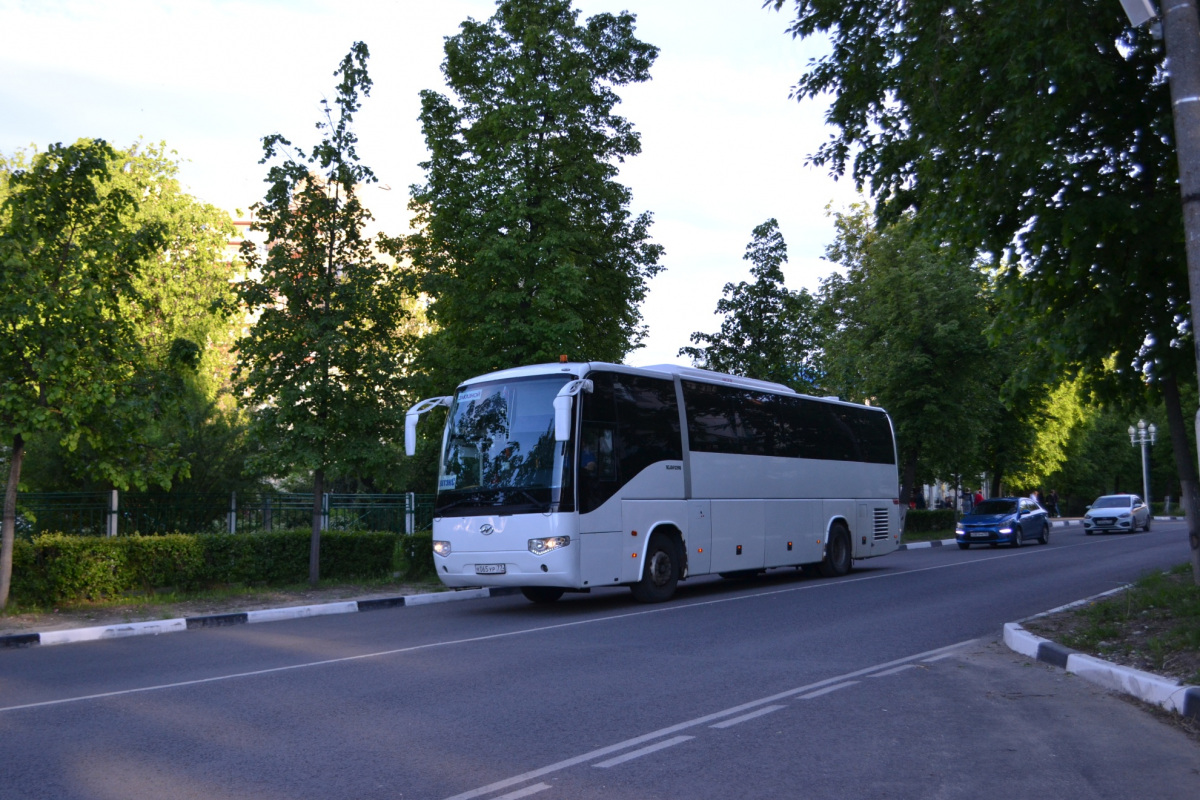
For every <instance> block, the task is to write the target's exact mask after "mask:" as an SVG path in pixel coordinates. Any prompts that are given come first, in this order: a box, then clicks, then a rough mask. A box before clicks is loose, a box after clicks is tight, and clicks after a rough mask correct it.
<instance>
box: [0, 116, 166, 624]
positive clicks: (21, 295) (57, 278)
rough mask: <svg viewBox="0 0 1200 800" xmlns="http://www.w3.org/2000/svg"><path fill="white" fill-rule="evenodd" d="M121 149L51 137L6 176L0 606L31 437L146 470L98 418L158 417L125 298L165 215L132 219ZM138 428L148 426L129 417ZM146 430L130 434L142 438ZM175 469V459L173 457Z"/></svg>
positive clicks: (115, 471) (133, 473) (122, 474)
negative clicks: (142, 389) (6, 460)
mask: <svg viewBox="0 0 1200 800" xmlns="http://www.w3.org/2000/svg"><path fill="white" fill-rule="evenodd" d="M116 159H117V153H116V152H115V151H114V150H113V149H112V148H111V147H110V146H109V145H108V144H107V143H106V142H103V141H99V140H86V139H85V140H80V141H79V142H77V143H76V144H73V145H68V146H63V145H61V144H56V145H51V146H50V147H49V148H48V149H47V150H46V152H44V153H39V154H37V155H36V156H34V158H33V159H32V162H31V164H30V167H29V168H28V169H26V170H17V171H15V172H12V173H11V174H9V175H8V176H7V181H6V183H7V192H8V195H7V197H6V199H5V201H4V208H3V211H2V212H0V219H3V227H0V263H2V264H3V269H2V270H0V376H3V377H0V430H2V431H3V436H4V438H5V439H6V440H7V441H9V442H12V451H11V457H10V464H9V471H8V472H9V474H8V482H7V486H6V492H5V501H4V517H3V526H2V531H3V533H2V539H0V607H3V605H4V604H5V603H6V602H7V599H8V589H9V585H10V584H9V581H10V579H11V570H12V541H13V530H14V514H15V508H16V490H17V484H18V483H19V481H20V474H21V465H22V462H23V460H24V453H25V442H26V440H27V438H28V437H30V436H34V435H38V434H49V435H54V436H57V437H59V441H60V442H61V443H62V444H63V445H64V446H66V447H68V448H73V447H75V446H76V445H77V444H78V442H79V441H80V439H81V438H84V439H86V440H88V441H90V442H91V443H92V444H93V445H95V446H97V451H98V453H99V458H100V462H99V463H98V464H97V465H96V466H97V468H98V469H101V470H106V471H107V472H108V474H109V476H110V477H111V478H112V479H113V480H114V481H117V480H123V481H128V480H135V481H138V480H145V479H146V475H145V474H144V473H138V467H137V465H132V466H130V465H122V464H118V463H113V462H111V461H108V460H106V456H107V455H108V454H111V453H113V452H120V451H114V450H113V449H109V448H105V447H103V446H102V445H103V444H104V443H103V441H102V433H103V432H102V431H100V430H97V429H96V428H95V427H92V426H91V425H90V423H93V422H94V421H95V420H96V419H98V418H99V416H100V415H99V414H98V412H100V411H104V412H105V413H104V415H103V416H111V417H117V416H122V417H123V418H124V421H125V422H126V423H136V422H137V421H138V420H140V421H141V422H143V423H147V422H150V421H152V413H153V408H151V407H148V406H147V405H146V404H145V403H142V402H139V398H136V397H133V396H132V395H133V393H132V392H131V391H130V390H131V388H132V383H131V379H133V378H134V377H135V376H136V374H137V365H138V364H139V362H140V359H141V348H140V344H139V342H138V338H137V331H136V326H135V324H134V323H133V321H132V320H130V319H129V315H128V314H126V313H123V312H124V311H126V310H127V306H126V305H125V304H126V303H128V302H131V301H133V300H135V299H136V298H137V296H138V293H137V281H138V279H139V277H140V269H141V268H142V266H143V264H144V263H145V261H146V259H147V258H149V257H150V256H151V255H152V254H153V253H154V252H155V251H156V250H157V249H158V248H159V247H161V246H162V243H163V241H164V231H163V230H162V226H161V225H160V224H156V223H149V224H143V223H142V222H141V221H139V220H137V219H136V208H137V203H136V198H135V197H134V196H133V194H132V193H131V192H129V191H128V190H127V189H124V188H121V187H119V186H113V185H112V173H111V164H112V163H113V162H114V160H116ZM125 427H126V428H127V429H128V430H129V431H130V433H131V434H132V435H134V436H135V437H137V434H138V433H139V431H141V430H143V429H144V428H143V426H140V425H138V424H127V425H126V426H125ZM138 441H140V437H137V438H134V439H132V440H131V441H129V442H123V443H122V445H123V448H122V449H123V450H128V449H130V448H136V447H137V443H138ZM167 468H168V469H170V468H172V467H170V466H168V467H167Z"/></svg>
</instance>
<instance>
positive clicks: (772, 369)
mask: <svg viewBox="0 0 1200 800" xmlns="http://www.w3.org/2000/svg"><path fill="white" fill-rule="evenodd" d="M743 258H744V259H745V260H746V261H749V262H750V264H751V267H750V275H751V277H753V279H754V282H753V283H749V282H747V281H741V282H739V283H737V284H734V283H732V282H731V283H727V284H725V289H724V293H723V297H722V298H721V299H720V300H718V301H717V310H716V313H717V314H721V315H724V317H725V318H724V320H723V321H722V322H721V330H719V331H718V332H716V333H701V332H696V333H693V334H692V336H691V340H692V342H694V343H695V344H696V345H698V346H696V347H684V348H681V349H680V351H679V354H680V355H686V356H688V357H690V358H691V359H692V363H693V364H695V365H696V366H697V367H702V368H704V369H712V370H716V371H718V372H728V373H732V374H734V375H745V376H747V377H751V378H759V379H761V380H768V381H776V382H777V383H782V384H785V385H787V386H790V387H792V388H793V389H795V390H797V391H799V392H804V393H808V394H814V393H816V391H817V380H818V377H819V372H820V365H819V363H818V356H819V353H820V348H819V343H818V332H817V328H816V301H815V299H814V298H813V297H812V295H810V294H809V293H808V292H807V291H806V290H804V289H800V290H799V291H792V290H790V289H788V288H787V287H786V286H785V285H784V278H783V270H782V266H783V264H785V263H786V262H787V244H786V243H785V242H784V240H783V234H781V233H780V232H779V223H778V222H777V221H776V220H775V219H769V220H767V221H766V222H764V223H763V224H761V225H759V226H758V227H756V228H755V229H754V231H753V239H751V241H750V243H749V244H748V245H746V254H745V255H744V256H743Z"/></svg>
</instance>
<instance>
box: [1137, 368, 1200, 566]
mask: <svg viewBox="0 0 1200 800" xmlns="http://www.w3.org/2000/svg"><path fill="white" fill-rule="evenodd" d="M1159 387H1160V391H1161V392H1162V398H1163V406H1165V407H1166V410H1167V427H1168V428H1170V434H1171V452H1172V453H1173V454H1174V456H1175V470H1176V471H1177V472H1178V473H1179V487H1180V493H1181V497H1180V498H1179V500H1180V502H1181V503H1182V504H1183V515H1184V517H1185V518H1186V521H1187V529H1188V544H1189V548H1188V549H1189V550H1190V551H1191V553H1190V555H1191V562H1192V580H1193V581H1194V582H1195V583H1196V585H1197V586H1200V480H1197V475H1196V459H1195V458H1194V457H1193V456H1192V448H1191V447H1190V446H1189V444H1188V438H1187V427H1186V425H1187V423H1186V422H1184V416H1183V405H1182V403H1180V401H1179V384H1178V383H1177V382H1176V380H1175V376H1174V375H1169V376H1166V377H1164V378H1161V379H1159ZM1145 499H1146V502H1147V503H1149V502H1150V498H1149V497H1147V498H1145Z"/></svg>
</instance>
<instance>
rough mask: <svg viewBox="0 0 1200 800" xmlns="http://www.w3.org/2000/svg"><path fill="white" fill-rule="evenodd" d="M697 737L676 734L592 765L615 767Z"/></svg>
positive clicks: (606, 767) (602, 767)
mask: <svg viewBox="0 0 1200 800" xmlns="http://www.w3.org/2000/svg"><path fill="white" fill-rule="evenodd" d="M695 738H696V737H695V736H676V737H674V738H673V739H667V740H666V741H664V742H656V743H655V744H652V745H649V746H648V747H643V748H640V749H638V750H634V751H633V752H631V753H625V754H624V755H620V756H617V757H616V758H610V759H609V760H608V761H601V762H600V763H599V764H592V766H593V767H599V768H601V769H608V768H609V767H615V766H616V765H617V764H624V763H625V762H626V761H632V760H633V759H635V758H641V757H642V756H648V755H650V754H651V753H657V752H658V751H659V750H666V749H667V748H668V747H674V746H675V745H677V744H683V743H684V742H686V741H690V740H691V739H695Z"/></svg>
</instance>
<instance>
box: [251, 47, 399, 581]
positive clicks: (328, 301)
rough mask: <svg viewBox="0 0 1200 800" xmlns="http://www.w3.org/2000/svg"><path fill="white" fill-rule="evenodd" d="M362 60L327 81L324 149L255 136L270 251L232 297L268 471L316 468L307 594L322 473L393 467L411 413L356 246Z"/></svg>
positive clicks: (369, 265)
mask: <svg viewBox="0 0 1200 800" xmlns="http://www.w3.org/2000/svg"><path fill="white" fill-rule="evenodd" d="M368 56H369V53H368V50H367V46H366V45H365V44H363V43H362V42H356V43H355V44H354V46H353V47H352V48H351V50H350V52H349V53H348V54H347V55H346V57H345V58H344V59H343V60H342V62H341V65H340V66H339V67H338V69H337V71H336V72H335V73H334V74H335V75H337V76H341V82H340V83H339V84H338V87H337V98H336V100H335V103H336V105H337V107H338V113H337V118H336V119H334V115H333V113H332V111H331V110H330V108H329V105H328V104H327V103H323V105H324V107H325V120H324V121H322V122H320V123H318V125H317V128H318V129H319V130H322V131H324V132H325V138H324V139H322V141H321V143H320V144H318V145H316V146H315V147H313V148H312V149H311V150H310V151H308V152H305V151H304V150H303V149H301V148H299V147H296V148H292V145H291V143H290V142H289V141H287V140H286V139H284V138H283V137H282V136H280V135H278V134H273V135H271V136H267V137H265V138H264V139H263V150H264V155H263V161H262V163H264V164H265V163H269V162H275V163H272V165H271V167H270V170H269V174H268V177H267V184H268V187H269V188H268V191H267V194H266V197H265V198H264V200H263V201H262V202H261V203H259V204H257V205H256V206H254V212H255V215H256V219H255V224H254V229H255V230H260V231H264V232H265V233H266V234H267V241H268V250H267V253H266V255H265V257H264V256H262V255H261V254H260V253H259V252H258V251H257V250H256V249H255V247H254V246H253V244H251V243H250V242H246V243H245V244H243V246H242V256H243V258H244V259H245V261H246V267H247V270H248V275H249V277H248V278H247V280H245V281H244V282H242V283H241V284H240V285H239V286H238V291H239V295H240V297H241V300H242V302H243V303H244V304H245V307H246V309H247V310H248V311H249V312H250V313H251V314H252V315H255V316H256V319H255V322H254V324H253V325H252V327H251V328H250V330H249V332H248V334H247V335H246V336H245V338H243V339H242V340H241V341H240V342H239V343H238V345H237V354H238V379H239V382H238V388H239V391H240V392H241V393H242V396H243V398H244V399H245V402H246V403H247V404H248V405H249V406H250V407H251V410H252V413H253V419H252V428H251V430H252V435H253V436H254V437H255V440H256V441H257V442H259V443H260V444H261V446H262V448H263V449H262V463H263V464H264V466H266V467H267V468H269V469H271V470H273V471H276V472H284V471H288V470H299V471H307V470H311V471H312V474H313V492H314V497H313V522H312V545H311V548H310V556H309V580H310V582H312V583H313V584H314V585H315V584H316V583H317V581H318V580H319V578H320V541H321V501H322V494H323V492H324V491H325V479H326V473H327V471H330V470H334V471H340V472H342V473H349V474H354V473H356V472H359V471H365V470H370V469H373V468H375V467H376V466H377V462H379V461H380V460H381V459H386V458H388V457H389V455H390V450H389V449H388V447H387V442H389V441H393V440H395V439H397V438H398V432H399V431H401V430H403V428H402V420H403V414H404V408H405V405H406V404H405V402H404V394H403V380H402V370H403V368H404V364H405V353H406V352H407V349H406V342H405V341H404V338H403V337H402V336H401V331H402V329H403V323H404V322H405V318H406V314H405V306H404V303H403V296H402V293H401V287H400V279H399V275H398V272H397V270H396V267H395V265H394V264H392V263H391V262H390V261H388V260H386V259H384V258H382V257H381V254H380V253H379V251H378V250H377V248H376V247H375V241H374V240H373V239H372V237H369V236H366V235H364V232H363V229H364V226H365V224H366V223H367V222H368V221H369V220H370V219H371V216H370V213H369V212H368V211H367V209H366V208H365V207H364V206H363V204H362V202H361V200H360V199H359V196H358V187H359V186H360V185H361V184H363V183H368V182H372V181H374V180H375V176H374V174H373V173H372V172H371V170H370V169H369V168H368V167H366V166H365V165H363V164H361V163H360V162H359V160H358V155H357V153H356V151H355V144H356V142H357V137H356V136H355V134H354V132H353V130H352V128H351V123H352V121H353V116H354V114H355V112H357V111H358V109H359V107H360V101H359V95H360V93H361V94H362V95H363V96H366V95H369V94H370V89H371V80H370V78H369V77H368V75H367V67H366V63H367V58H368ZM288 148H292V150H291V155H289V154H288V153H289V150H288Z"/></svg>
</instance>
